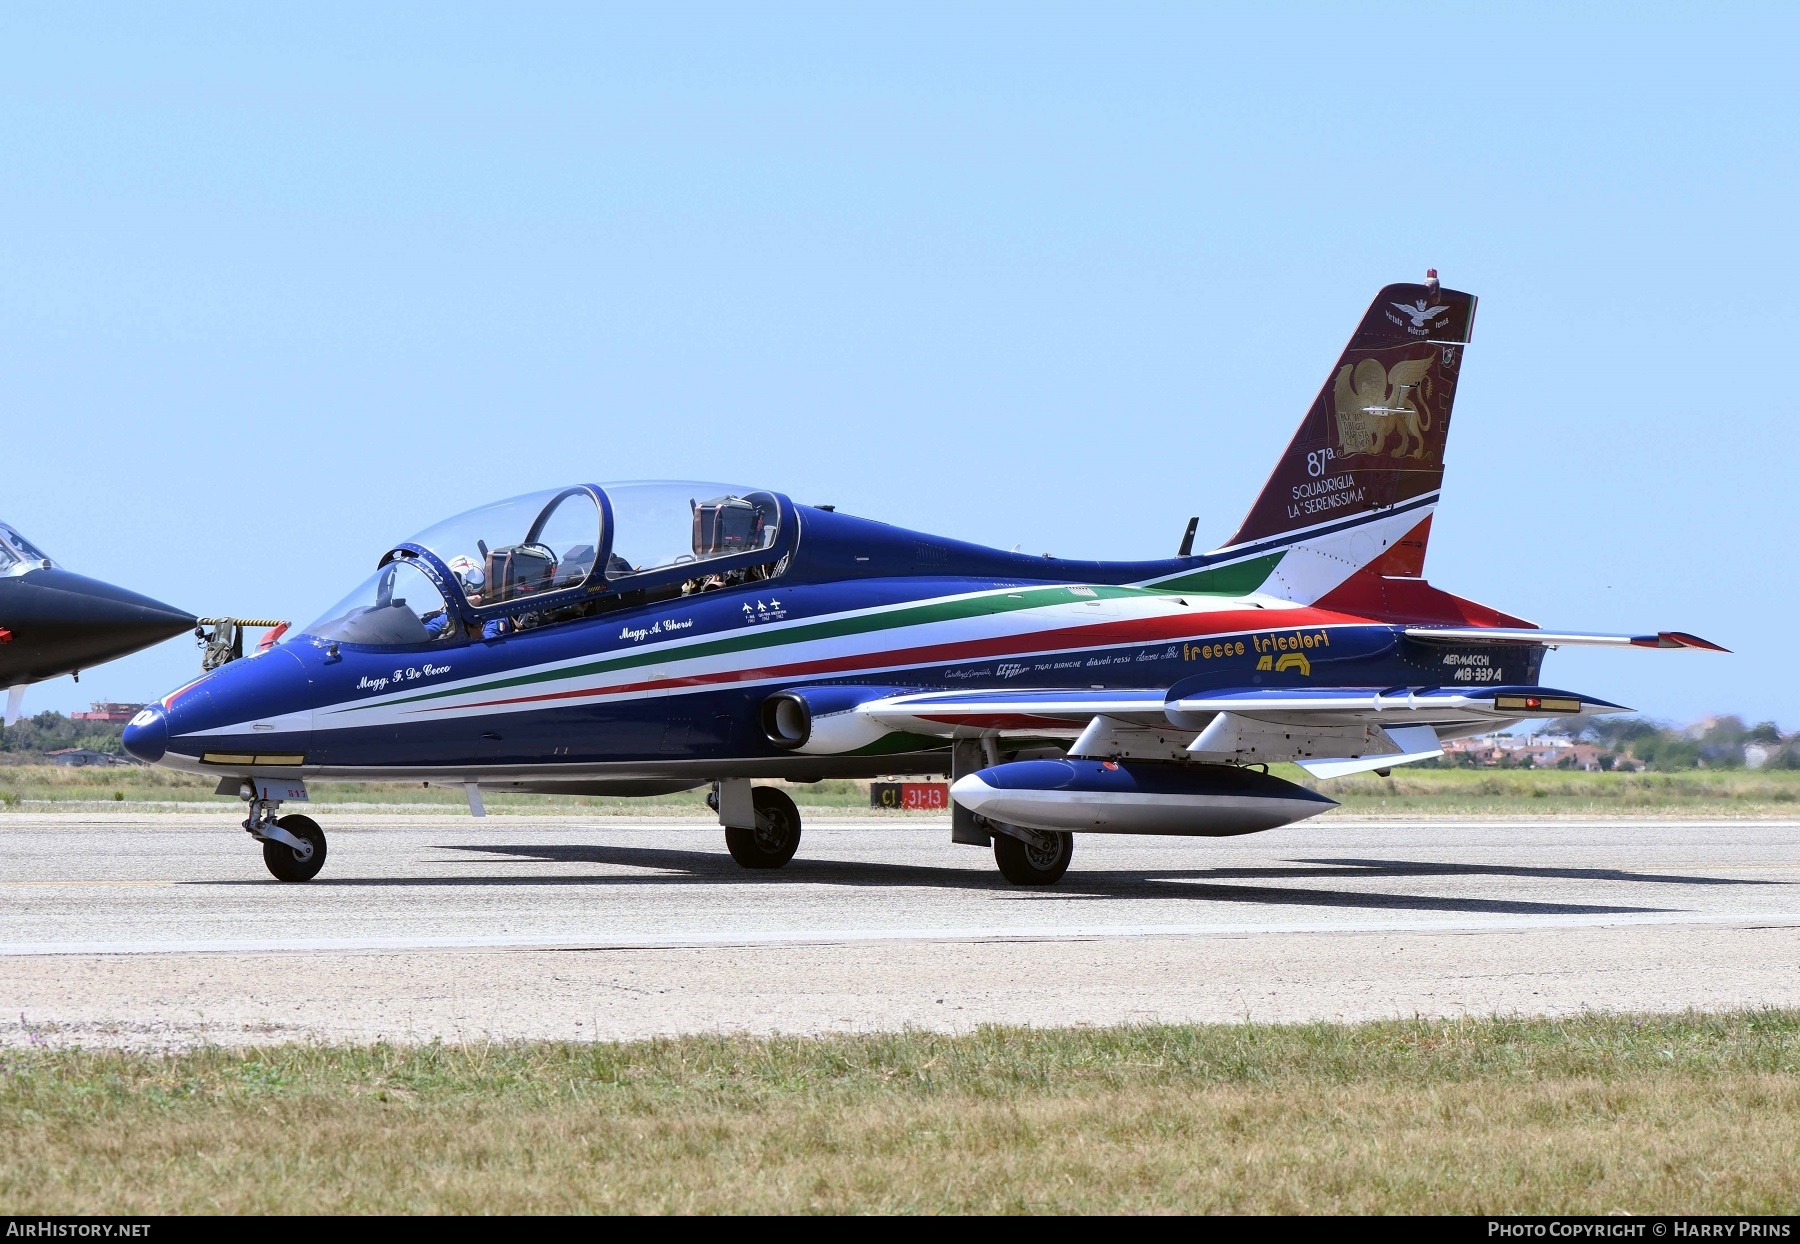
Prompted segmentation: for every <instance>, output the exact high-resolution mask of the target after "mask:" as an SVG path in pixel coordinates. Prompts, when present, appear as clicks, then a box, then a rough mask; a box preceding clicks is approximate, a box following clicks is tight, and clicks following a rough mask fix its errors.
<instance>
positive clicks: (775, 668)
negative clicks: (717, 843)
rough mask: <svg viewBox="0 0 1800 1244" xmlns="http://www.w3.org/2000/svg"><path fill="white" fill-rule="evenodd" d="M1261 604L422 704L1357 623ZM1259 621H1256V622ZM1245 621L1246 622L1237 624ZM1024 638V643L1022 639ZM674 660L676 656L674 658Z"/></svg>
mask: <svg viewBox="0 0 1800 1244" xmlns="http://www.w3.org/2000/svg"><path fill="white" fill-rule="evenodd" d="M1260 612H1261V611H1250V610H1243V611H1239V612H1233V613H1225V614H1217V613H1215V614H1209V615H1207V617H1208V619H1209V620H1212V621H1216V622H1229V623H1232V625H1219V626H1215V627H1214V628H1213V629H1210V630H1206V631H1199V632H1196V631H1194V630H1192V629H1191V628H1192V627H1193V625H1194V623H1195V621H1196V620H1197V619H1194V618H1192V617H1185V616H1172V617H1167V618H1145V619H1142V620H1141V621H1134V622H1101V623H1095V624H1092V625H1087V626H1074V627H1065V628H1063V629H1062V630H1056V631H1039V632H1037V633H1035V634H1033V635H1031V636H1025V635H1005V636H1000V637H998V638H994V639H978V640H965V641H963V642H961V643H956V644H929V645H926V646H924V647H919V648H900V649H896V650H894V651H891V652H876V653H864V654H861V655H859V656H851V657H833V658H832V659H830V660H828V661H807V662H801V663H798V664H794V665H769V666H762V667H760V668H754V669H743V670H731V671H728V672H725V673H720V674H696V675H692V676H690V677H687V678H656V679H651V680H649V681H647V682H635V683H623V684H620V685H617V686H611V687H593V688H585V689H578V690H574V691H546V692H543V693H541V694H538V695H523V696H514V697H511V698H509V699H504V700H484V701H482V702H481V703H479V704H444V705H437V706H434V707H432V708H430V709H426V710H423V711H426V712H434V713H444V712H458V711H461V710H463V709H470V708H497V707H500V706H501V705H506V704H536V703H542V702H545V701H550V700H575V699H586V698H588V697H591V696H597V695H620V694H624V693H626V692H632V691H648V690H651V689H653V688H661V689H663V690H668V689H669V688H672V687H704V686H715V685H720V684H726V683H734V682H755V681H760V680H762V679H771V678H799V677H802V676H804V675H809V674H838V673H851V672H854V671H857V670H865V669H874V668H878V667H880V666H884V665H940V664H949V663H955V662H960V661H965V660H979V659H981V658H982V657H1003V656H1025V655H1027V654H1029V653H1034V652H1051V651H1056V650H1058V649H1066V648H1100V647H1116V646H1120V645H1125V644H1132V643H1149V642H1155V643H1167V642H1168V641H1170V640H1178V639H1186V640H1204V639H1208V638H1211V637H1213V636H1215V635H1224V634H1233V633H1237V632H1242V631H1270V632H1280V631H1290V630H1301V629H1304V628H1306V627H1309V626H1324V625H1328V624H1343V623H1358V622H1361V619H1359V618H1349V617H1345V616H1344V615H1343V614H1337V613H1327V612H1326V611H1324V610H1320V609H1292V610H1288V609H1284V610H1282V611H1281V616H1282V617H1283V618H1284V619H1286V622H1285V623H1284V624H1283V625H1281V626H1269V625H1267V619H1266V618H1264V617H1261V616H1259V615H1260ZM1259 622H1260V623H1261V625H1257V623H1259ZM1245 623H1249V624H1250V625H1244V624H1245ZM1022 645H1024V646H1022ZM672 659H674V660H680V659H681V658H680V657H678V656H677V657H673V658H672Z"/></svg>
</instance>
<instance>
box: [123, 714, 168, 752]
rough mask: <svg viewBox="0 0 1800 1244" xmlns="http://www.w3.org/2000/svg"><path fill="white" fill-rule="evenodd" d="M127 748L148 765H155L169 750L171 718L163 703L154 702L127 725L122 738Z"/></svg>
mask: <svg viewBox="0 0 1800 1244" xmlns="http://www.w3.org/2000/svg"><path fill="white" fill-rule="evenodd" d="M120 741H121V742H123V743H124V744H125V750H126V751H127V752H129V753H131V755H132V756H134V757H135V758H137V759H138V760H141V761H143V762H144V763H145V764H147V765H153V764H155V763H156V762H157V761H159V760H161V759H162V758H163V753H165V752H167V751H168V750H169V718H168V715H167V714H165V713H164V712H163V710H162V705H160V704H152V705H150V706H149V707H147V708H145V709H143V710H141V711H140V712H139V713H138V715H137V716H136V717H133V718H132V719H131V720H130V721H129V722H128V723H126V726H125V735H124V738H123V739H122V740H120Z"/></svg>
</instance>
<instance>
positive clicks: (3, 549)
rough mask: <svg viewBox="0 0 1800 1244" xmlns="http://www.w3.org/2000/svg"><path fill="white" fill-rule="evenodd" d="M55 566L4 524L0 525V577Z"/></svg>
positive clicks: (43, 554)
mask: <svg viewBox="0 0 1800 1244" xmlns="http://www.w3.org/2000/svg"><path fill="white" fill-rule="evenodd" d="M55 564H56V563H55V562H53V561H51V560H50V558H49V556H48V555H47V554H45V553H44V552H43V551H42V550H40V549H39V548H38V547H37V546H36V545H34V544H32V542H31V541H29V540H27V539H26V538H25V537H24V536H22V535H20V534H19V533H18V532H17V531H15V530H13V529H12V528H11V527H8V526H7V525H6V524H5V523H0V575H21V574H24V573H25V572H26V571H28V570H36V569H38V568H39V567H41V566H54V565H55Z"/></svg>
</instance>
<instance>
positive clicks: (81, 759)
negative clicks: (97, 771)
mask: <svg viewBox="0 0 1800 1244" xmlns="http://www.w3.org/2000/svg"><path fill="white" fill-rule="evenodd" d="M44 755H46V756H48V757H49V758H50V762H51V763H52V764H58V765H63V766H65V767H69V768H86V767H88V766H89V765H116V764H120V763H122V762H121V761H120V759H119V757H117V756H114V755H111V754H109V753H107V752H97V751H94V750H93V749H92V748H87V747H62V748H58V749H57V750H56V751H53V752H45V753H44Z"/></svg>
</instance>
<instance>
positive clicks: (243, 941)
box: [0, 874, 1800, 957]
mask: <svg viewBox="0 0 1800 1244" xmlns="http://www.w3.org/2000/svg"><path fill="white" fill-rule="evenodd" d="M971 875H973V874H971ZM1151 875H1154V874H1151ZM1209 884H1213V883H1209ZM1646 925H1745V926H1753V927H1756V928H1794V927H1800V916H1796V915H1794V914H1792V913H1769V914H1765V913H1761V912H1748V911H1746V912H1725V913H1701V912H1669V913H1662V912H1656V913H1642V914H1619V915H1592V916H1583V915H1573V914H1571V915H1541V916H1491V917H1487V918H1483V919H1471V918H1467V917H1462V918H1446V919H1442V920H1404V921H1402V920H1384V921H1371V922H1369V923H1366V924H1363V923H1358V924H1346V923H1343V922H1337V923H1329V924H1327V923H1321V922H1316V921H1313V922H1307V921H1294V922H1292V923H1275V922H1269V923H1256V924H1135V925H1133V924H1128V925H1076V926H1067V925H1036V926H1030V925H1028V926H1023V927H1018V928H1007V927H1004V926H995V927H981V926H964V927H955V926H951V927H940V928H911V929H745V930H741V931H727V932H720V933H694V934H685V935H678V936H672V937H648V936H639V937H630V936H608V935H606V934H595V935H591V936H586V937H574V936H563V937H558V936H554V935H552V936H545V935H542V934H536V935H534V934H529V933H521V934H489V935H471V936H443V937H435V936H426V935H420V936H399V937H292V938H218V939H198V938H197V939H186V940H165V941H135V940H134V941H96V942H7V943H0V957H19V956H28V955H170V954H283V953H305V954H319V953H334V952H335V953H358V952H383V951H428V950H595V951H605V950H678V949H682V948H686V947H707V946H816V945H834V944H858V943H868V942H1077V941H1103V940H1104V941H1110V940H1123V939H1132V938H1147V937H1244V936H1247V935H1258V934H1282V933H1341V934H1358V933H1493V932H1500V931H1510V930H1517V929H1596V928H1614V927H1642V926H1646Z"/></svg>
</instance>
